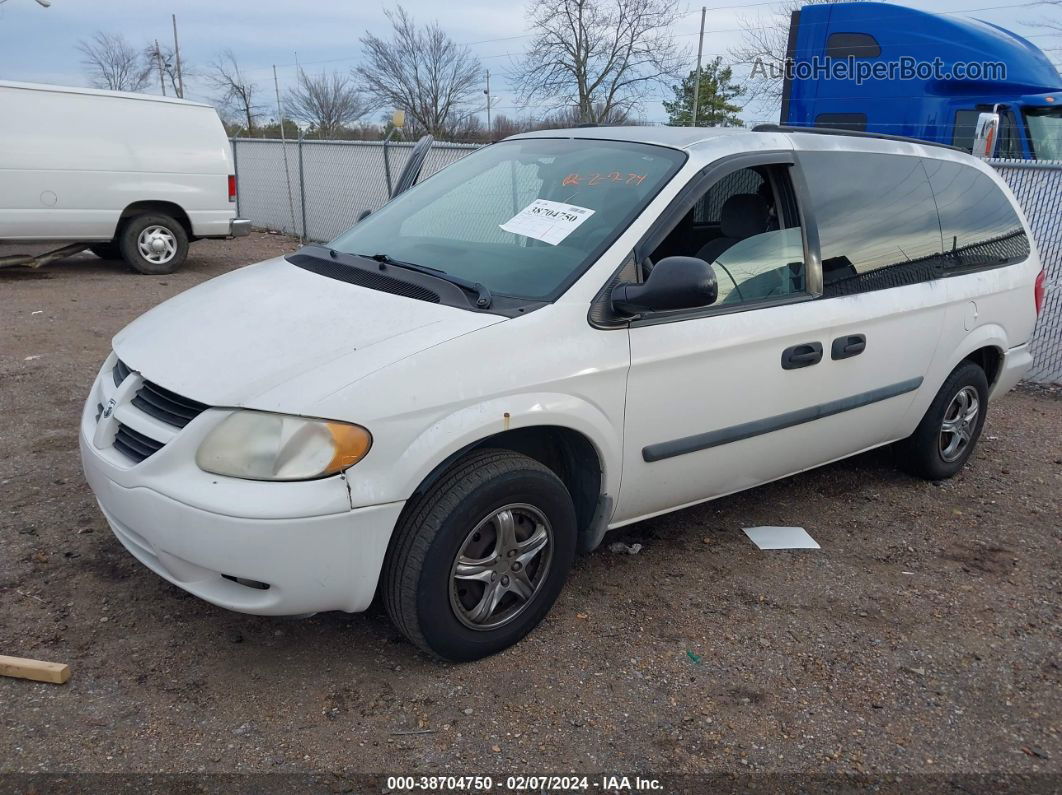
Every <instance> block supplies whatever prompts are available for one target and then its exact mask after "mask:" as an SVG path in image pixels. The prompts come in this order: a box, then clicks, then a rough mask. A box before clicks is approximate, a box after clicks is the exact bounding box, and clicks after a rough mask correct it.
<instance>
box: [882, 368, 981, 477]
mask: <svg viewBox="0 0 1062 795" xmlns="http://www.w3.org/2000/svg"><path fill="white" fill-rule="evenodd" d="M987 409H988V379H987V378H985V371H984V370H982V369H981V368H980V367H978V366H977V365H976V364H974V363H973V362H963V363H962V364H960V365H959V366H958V367H956V368H955V369H954V370H953V371H952V373H951V375H949V376H948V378H947V380H946V381H945V382H944V386H942V387H941V388H940V391H939V392H937V396H936V397H935V398H933V403H932V404H930V406H929V410H928V411H927V412H926V415H925V416H924V417H923V418H922V422H920V423H919V424H918V428H917V429H916V430H915V432H914V433H913V434H911V436H909V437H908V438H907V439H904V440H903V441H902V442H900V443H898V444H897V453H898V455H899V461H900V466H902V467H903V468H904V469H906V470H907V471H908V472H910V473H911V474H912V475H917V476H918V477H923V478H926V479H927V480H944V479H946V478H950V477H952V476H954V475H955V474H956V473H958V471H959V470H960V469H962V468H963V466H964V465H965V464H966V461H967V460H968V459H969V458H970V456H971V455H972V454H973V451H974V448H975V447H976V446H977V440H978V439H979V438H980V437H981V429H982V428H983V427H984V424H985V413H986V411H987Z"/></svg>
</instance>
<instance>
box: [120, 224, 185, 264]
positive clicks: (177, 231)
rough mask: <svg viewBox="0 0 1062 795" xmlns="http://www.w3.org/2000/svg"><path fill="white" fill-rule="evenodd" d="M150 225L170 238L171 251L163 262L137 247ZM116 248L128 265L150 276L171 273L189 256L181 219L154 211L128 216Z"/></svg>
mask: <svg viewBox="0 0 1062 795" xmlns="http://www.w3.org/2000/svg"><path fill="white" fill-rule="evenodd" d="M151 227H160V228H161V229H163V230H165V233H166V235H168V236H169V238H170V239H171V240H172V241H173V245H174V248H175V250H174V252H173V254H172V256H170V257H169V259H167V260H166V261H165V262H153V261H152V260H150V259H148V258H147V257H145V256H144V254H143V253H142V252H141V251H140V249H139V247H138V245H137V244H138V241H139V239H140V235H141V233H143V232H144V231H145V230H147V229H150V228H151ZM118 248H119V249H120V250H121V253H122V259H124V260H125V261H126V262H127V263H128V264H129V266H130V267H131V268H132V269H133V270H135V271H139V272H140V273H146V274H148V275H149V276H162V275H165V274H167V273H173V272H174V271H175V270H177V269H178V268H179V267H181V265H182V264H183V263H184V260H185V258H187V256H188V233H187V232H186V231H185V230H184V227H183V226H181V224H180V222H178V221H176V220H174V219H173V218H171V217H170V216H168V215H162V214H155V213H152V214H150V215H138V216H136V217H134V218H130V219H129V220H127V221H126V222H125V223H124V224H123V225H122V229H121V231H120V232H119V233H118Z"/></svg>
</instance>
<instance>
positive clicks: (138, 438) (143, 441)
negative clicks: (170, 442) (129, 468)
mask: <svg viewBox="0 0 1062 795" xmlns="http://www.w3.org/2000/svg"><path fill="white" fill-rule="evenodd" d="M162 445H163V443H162V442H157V441H155V440H154V439H151V438H149V437H147V436H144V434H142V433H137V432H136V431H134V430H133V429H132V428H130V427H129V426H128V425H122V424H121V423H118V433H117V434H115V437H114V449H115V450H117V451H118V452H120V453H123V454H124V455H125V456H126V457H127V458H131V459H132V460H133V461H135V462H136V463H138V464H139V463H140V462H141V461H143V460H144V459H145V458H148V457H149V456H150V455H151V454H152V453H157V452H158V451H159V450H161V449H162Z"/></svg>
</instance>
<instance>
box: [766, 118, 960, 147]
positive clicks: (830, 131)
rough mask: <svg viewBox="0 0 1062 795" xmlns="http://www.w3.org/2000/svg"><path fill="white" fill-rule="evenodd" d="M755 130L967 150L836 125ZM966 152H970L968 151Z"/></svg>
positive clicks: (779, 126)
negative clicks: (845, 128)
mask: <svg viewBox="0 0 1062 795" xmlns="http://www.w3.org/2000/svg"><path fill="white" fill-rule="evenodd" d="M752 131H753V132H780V133H811V134H812V135H846V136H850V137H852V138H880V139H881V140H883V141H903V142H904V143H908V144H922V145H923V146H938V147H940V148H941V149H951V150H954V151H956V152H966V150H965V149H963V148H962V147H959V146H952V145H951V144H942V143H937V142H936V141H923V140H922V139H921V138H911V137H909V136H906V135H889V134H888V133H874V132H856V131H855V130H839V129H837V128H835V127H795V126H793V125H791V124H757V125H756V126H755V127H753V128H752ZM966 154H970V153H969V152H966Z"/></svg>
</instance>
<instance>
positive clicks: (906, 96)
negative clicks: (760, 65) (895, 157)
mask: <svg viewBox="0 0 1062 795" xmlns="http://www.w3.org/2000/svg"><path fill="white" fill-rule="evenodd" d="M786 61H787V67H786V74H785V84H784V90H783V97H782V109H781V121H782V124H786V125H792V126H799V127H832V128H837V129H845V130H851V131H855V132H873V133H887V134H891V135H902V136H908V137H912V138H919V139H921V140H924V141H932V142H935V143H942V144H949V145H952V146H957V147H959V148H961V149H965V150H966V151H970V150H971V147H972V145H973V142H974V136H975V130H976V126H977V121H978V117H979V116H980V114H982V113H985V112H993V111H994V112H996V113H998V114H999V117H1000V124H999V132H998V138H997V143H996V148H995V153H994V154H995V155H996V156H997V157H1002V158H1012V159H1025V160H1028V159H1039V160H1062V78H1060V77H1059V74H1058V71H1057V70H1056V69H1055V67H1054V65H1053V64H1052V62H1051V61H1050V59H1049V58H1048V57H1047V56H1046V55H1045V54H1044V53H1043V52H1042V51H1041V50H1040V49H1039V48H1038V47H1036V45H1034V44H1033V43H1032V42H1030V41H1028V40H1027V39H1025V38H1023V37H1021V36H1019V35H1017V34H1015V33H1012V32H1011V31H1008V30H1006V29H1004V28H1001V27H999V26H998V25H994V24H992V23H989V22H983V21H981V20H976V19H961V18H957V17H954V16H942V15H938V14H931V13H927V12H924V11H918V10H916V9H912V8H904V7H901V6H892V5H882V4H878V3H837V4H830V5H813V6H806V7H804V8H802V9H799V10H797V11H795V12H793V16H792V22H791V24H790V31H789V46H788V54H787V58H786Z"/></svg>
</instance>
